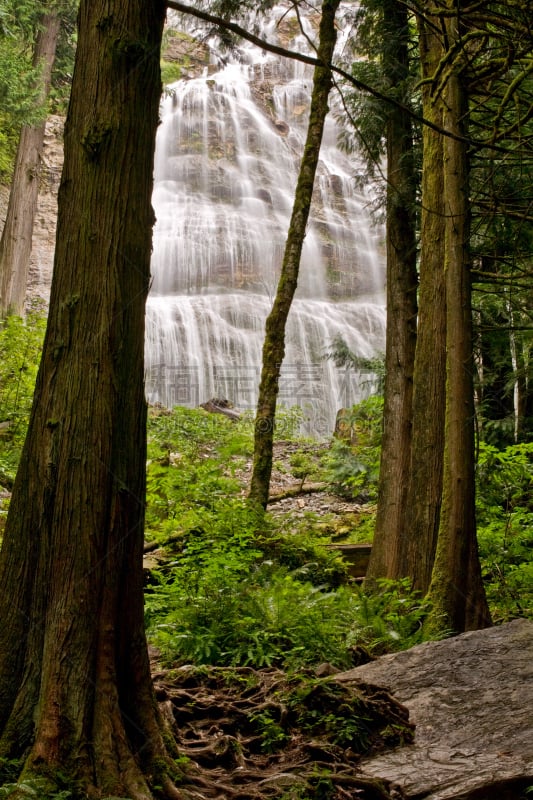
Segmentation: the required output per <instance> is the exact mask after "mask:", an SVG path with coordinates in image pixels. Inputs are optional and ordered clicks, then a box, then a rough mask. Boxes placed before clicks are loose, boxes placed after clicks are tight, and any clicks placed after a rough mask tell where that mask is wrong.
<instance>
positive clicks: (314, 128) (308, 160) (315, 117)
mask: <svg viewBox="0 0 533 800" xmlns="http://www.w3.org/2000/svg"><path fill="white" fill-rule="evenodd" d="M339 3H340V0H324V2H323V3H322V18H321V21H320V28H319V43H318V50H317V57H318V59H319V60H320V62H321V65H323V66H317V67H316V68H315V71H314V76H313V93H312V97H311V109H310V116H309V124H308V129H307V138H306V142H305V147H304V153H303V157H302V162H301V165H300V172H299V175H298V182H297V185H296V194H295V198H294V205H293V209H292V215H291V220H290V225H289V232H288V235H287V241H286V244H285V252H284V255H283V262H282V266H281V275H280V279H279V283H278V287H277V291H276V297H275V299H274V304H273V307H272V310H271V312H270V314H269V315H268V318H267V321H266V331H265V342H264V345H263V364H262V370H261V380H260V384H259V394H258V400H257V412H256V419H255V428H254V460H253V472H252V479H251V484H250V493H249V498H250V500H251V501H252V502H253V503H255V504H257V505H259V506H262V507H263V508H266V505H267V502H268V492H269V487H270V476H271V473H272V446H273V441H274V420H275V415H276V402H277V398H278V393H279V377H280V372H281V365H282V363H283V358H284V356H285V329H286V325H287V318H288V315H289V310H290V307H291V304H292V301H293V298H294V293H295V292H296V287H297V284H298V272H299V268H300V258H301V254H302V247H303V243H304V239H305V231H306V226H307V221H308V218H309V209H310V207H311V200H312V196H313V187H314V182H315V173H316V168H317V164H318V157H319V153H320V145H321V143H322V134H323V131H324V124H325V120H326V116H327V113H328V97H329V93H330V90H331V71H330V69H329V67H328V65H329V64H330V62H331V60H332V56H333V49H334V47H335V41H336V37H337V33H336V28H335V14H336V12H337V9H338V7H339Z"/></svg>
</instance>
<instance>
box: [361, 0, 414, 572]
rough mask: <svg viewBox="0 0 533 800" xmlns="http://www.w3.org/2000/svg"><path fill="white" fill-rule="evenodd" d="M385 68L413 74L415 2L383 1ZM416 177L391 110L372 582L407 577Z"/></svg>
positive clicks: (407, 141)
mask: <svg viewBox="0 0 533 800" xmlns="http://www.w3.org/2000/svg"><path fill="white" fill-rule="evenodd" d="M382 6H383V70H384V73H385V75H386V77H387V80H388V83H389V85H390V87H391V89H395V90H398V88H399V87H401V86H402V85H405V83H406V82H407V78H408V76H409V49H408V48H409V39H410V36H409V23H408V15H407V6H405V5H404V3H403V2H398V0H383V2H382ZM415 198H416V179H415V175H414V166H413V138H412V125H411V117H410V115H409V113H408V112H407V111H404V110H403V109H399V108H396V107H391V108H390V109H389V111H388V124H387V231H386V232H387V333H386V347H385V393H384V410H383V442H382V450H381V464H380V474H379V495H378V509H377V518H376V529H375V533H374V542H373V546H372V554H371V556H370V563H369V565H368V570H367V579H368V580H369V581H370V582H371V581H372V579H373V578H379V577H387V578H399V577H402V573H401V570H400V564H401V553H402V549H403V548H404V547H405V544H406V537H405V513H406V499H407V486H408V484H409V467H410V453H411V438H412V426H411V418H412V396H413V366H414V358H415V346H416V314H417V297H416V291H417V281H418V278H417V271H416V239H415V213H414V209H415Z"/></svg>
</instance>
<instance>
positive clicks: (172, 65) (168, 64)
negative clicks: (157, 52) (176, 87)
mask: <svg viewBox="0 0 533 800" xmlns="http://www.w3.org/2000/svg"><path fill="white" fill-rule="evenodd" d="M181 71H182V65H181V64H178V63H177V62H176V61H165V59H161V81H162V83H163V86H166V85H168V84H169V83H175V82H176V81H179V79H180V78H181Z"/></svg>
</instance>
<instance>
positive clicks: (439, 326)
mask: <svg viewBox="0 0 533 800" xmlns="http://www.w3.org/2000/svg"><path fill="white" fill-rule="evenodd" d="M440 26H441V23H440V21H439V19H438V18H433V19H432V18H429V17H428V16H420V17H419V18H418V32H419V50H420V67H421V77H422V82H423V83H422V104H423V106H422V108H423V115H424V117H425V118H426V119H428V120H430V121H431V122H434V123H435V124H436V125H438V126H439V127H442V126H443V119H442V103H441V99H440V97H439V95H438V94H435V92H434V85H433V77H434V76H435V74H436V71H437V69H438V66H439V64H440V62H441V59H442V58H443V55H444V31H442V30H441V27H440ZM422 137H423V138H422V145H423V168H422V202H421V206H422V207H421V212H420V214H421V221H420V278H419V279H420V286H419V295H418V335H417V344H416V355H415V368H414V378H413V438H412V445H411V466H410V475H409V487H408V495H407V507H406V518H405V547H404V548H403V550H402V561H401V565H400V572H401V574H402V575H405V576H409V577H410V578H411V581H412V585H413V588H415V589H418V590H419V591H420V592H421V593H422V594H426V592H427V591H428V589H429V584H430V581H431V573H432V570H433V562H434V560H435V549H436V546H437V536H438V530H439V519H440V507H441V495H442V470H443V458H444V408H445V392H446V286H445V272H444V238H445V237H444V231H445V225H444V220H445V207H444V173H443V137H442V136H441V134H439V133H437V132H436V131H434V130H432V129H431V128H430V127H429V126H424V128H423V131H422Z"/></svg>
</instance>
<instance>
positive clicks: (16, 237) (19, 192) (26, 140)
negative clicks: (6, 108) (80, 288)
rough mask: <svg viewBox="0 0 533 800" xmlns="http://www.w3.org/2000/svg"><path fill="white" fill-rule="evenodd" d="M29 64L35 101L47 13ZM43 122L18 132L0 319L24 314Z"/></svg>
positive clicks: (50, 27)
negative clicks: (32, 69) (34, 80)
mask: <svg viewBox="0 0 533 800" xmlns="http://www.w3.org/2000/svg"><path fill="white" fill-rule="evenodd" d="M40 25H41V29H40V30H39V33H38V34H37V39H36V42H35V49H34V56H33V65H34V66H35V67H38V68H40V70H41V73H40V80H41V85H40V96H39V102H40V103H42V104H44V103H45V102H46V99H47V97H48V95H49V93H50V84H51V79H52V68H53V66H54V60H55V53H56V46H57V39H58V36H59V28H60V19H59V15H58V12H57V11H53V10H51V11H50V12H49V13H47V14H45V15H44V16H43V17H42V18H41V20H40ZM44 126H45V121H44V118H43V121H42V122H40V123H38V124H36V125H24V126H23V127H22V130H21V132H20V139H19V145H18V149H17V157H16V159H15V170H14V173H13V180H12V182H11V191H10V194H9V203H8V208H7V215H6V221H5V224H4V229H3V232H2V239H1V240H0V316H5V315H6V314H19V315H21V314H22V313H23V311H24V300H25V297H26V285H27V283H28V270H29V266H30V256H31V245H32V234H33V222H34V219H35V212H36V210H37V198H38V195H39V174H40V167H41V158H42V152H43V142H44Z"/></svg>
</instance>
